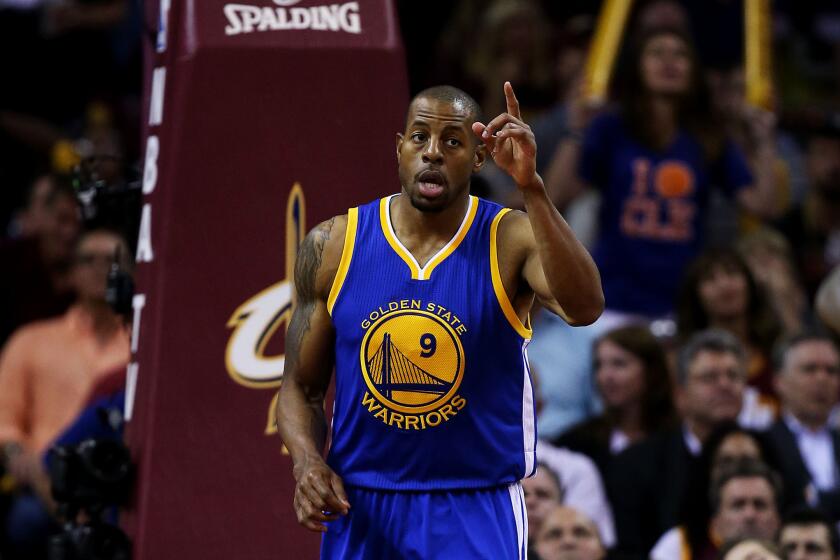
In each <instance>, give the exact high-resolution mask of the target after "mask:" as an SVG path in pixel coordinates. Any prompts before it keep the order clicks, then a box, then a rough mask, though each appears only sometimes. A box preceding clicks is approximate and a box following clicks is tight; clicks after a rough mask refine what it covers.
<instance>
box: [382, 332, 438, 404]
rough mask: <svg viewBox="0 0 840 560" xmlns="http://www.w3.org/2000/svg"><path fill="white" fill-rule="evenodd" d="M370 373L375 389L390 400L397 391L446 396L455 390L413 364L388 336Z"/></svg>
mask: <svg viewBox="0 0 840 560" xmlns="http://www.w3.org/2000/svg"><path fill="white" fill-rule="evenodd" d="M368 371H369V372H371V379H372V380H373V385H374V386H375V387H376V388H377V389H378V390H379V393H380V394H382V396H383V397H385V398H386V399H390V398H391V396H392V394H393V393H394V392H395V391H412V392H417V393H432V394H435V395H445V394H446V393H447V392H449V389H451V388H452V383H450V382H448V381H444V380H443V379H439V378H437V377H435V376H434V375H432V374H431V373H429V372H428V371H425V370H424V369H423V368H421V367H420V366H418V365H417V364H415V363H413V362H412V361H411V360H409V359H408V358H407V357H406V356H405V354H403V353H402V352H400V350H399V349H398V348H397V347H396V346H394V343H393V342H391V334H390V333H385V336H384V337H382V344H380V345H379V349H378V350H377V351H376V354H374V355H373V358H371V359H370V361H368Z"/></svg>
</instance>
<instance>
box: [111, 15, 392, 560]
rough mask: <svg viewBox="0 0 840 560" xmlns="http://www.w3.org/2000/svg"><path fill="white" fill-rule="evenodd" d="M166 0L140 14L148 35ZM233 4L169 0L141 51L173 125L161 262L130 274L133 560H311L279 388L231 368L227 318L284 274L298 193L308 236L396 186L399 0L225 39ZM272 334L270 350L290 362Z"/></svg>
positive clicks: (163, 164) (165, 148) (159, 205)
mask: <svg viewBox="0 0 840 560" xmlns="http://www.w3.org/2000/svg"><path fill="white" fill-rule="evenodd" d="M157 3H158V2H157V1H154V2H147V3H146V5H147V6H148V11H149V13H148V16H149V18H148V21H149V25H150V27H151V28H152V29H154V28H155V27H156V21H157ZM228 3H231V4H232V3H234V1H233V0H231V2H225V1H223V0H172V6H171V10H170V14H169V20H168V23H169V28H170V29H169V34H168V45H167V49H166V51H165V52H163V53H156V52H155V51H154V49H153V48H152V47H151V46H147V52H148V53H149V54H150V55H151V57H152V58H150V59H149V61H150V63H149V64H147V72H148V73H151V71H152V69H153V68H155V67H159V66H165V67H166V73H167V78H166V88H165V96H164V109H163V122H162V123H161V124H160V125H152V126H149V125H148V124H146V133H147V134H154V135H156V136H157V137H158V138H159V141H160V155H159V157H158V160H157V173H158V178H157V182H156V186H155V189H154V191H153V192H151V193H150V194H148V195H147V196H145V199H144V201H145V203H148V204H150V207H151V216H152V230H151V231H152V236H151V238H152V247H153V250H154V260H153V261H152V262H140V263H138V265H137V291H138V292H139V293H141V294H143V295H145V297H146V303H145V307H144V308H143V310H142V315H141V321H140V330H139V338H138V341H139V347H138V351H137V354H136V356H135V362H136V364H137V367H138V372H139V373H138V384H137V396H136V399H135V401H134V415H133V419H132V420H131V422H130V423H129V425H128V430H127V438H128V441H129V445H130V447H131V450H132V453H133V456H134V457H135V458H136V459H137V461H138V466H139V469H138V476H139V480H138V487H137V491H136V494H135V497H134V503H133V505H132V507H131V508H130V509H129V510H128V511H127V512H125V514H124V515H123V516H122V518H121V519H122V522H123V526H124V528H125V529H126V530H127V532H128V533H129V534H130V536H131V537H132V538H133V539H134V541H135V557H136V558H139V559H150V560H151V559H154V560H161V559H168V558H177V559H193V558H196V559H198V558H201V559H224V560H230V559H237V560H240V559H249V558H254V559H257V558H260V559H262V558H277V559H281V558H295V559H297V558H313V557H317V550H318V540H319V537H318V536H317V535H315V534H313V533H308V532H307V531H306V530H304V529H302V528H301V527H300V526H299V525H298V524H297V522H296V520H295V517H294V512H293V510H292V496H293V489H294V484H293V479H292V474H291V463H290V461H289V458H288V457H287V456H284V455H282V454H281V452H280V449H281V442H280V440H279V438H278V437H277V436H266V435H264V433H263V432H264V429H265V426H266V414H267V411H268V408H269V403H270V401H271V400H272V397H273V396H274V394H275V392H276V387H275V388H263V389H257V388H249V387H245V386H243V385H241V384H238V383H237V382H235V381H234V380H233V379H232V378H231V376H229V375H228V373H227V371H226V368H225V349H226V345H227V343H228V340H229V337H230V335H231V332H232V330H231V329H230V328H228V327H227V322H228V319H229V318H230V317H231V314H232V313H233V312H234V310H236V309H237V308H238V307H239V306H240V305H241V304H243V303H244V302H245V301H246V300H248V299H249V298H251V297H252V296H254V295H256V294H257V293H259V292H260V291H261V290H263V289H265V288H267V287H269V286H271V285H272V284H274V283H276V282H278V281H280V280H282V279H284V278H285V276H286V272H285V268H286V264H285V263H286V255H285V252H286V248H285V247H286V245H285V242H286V223H285V222H286V203H287V199H288V195H289V191H290V189H291V188H292V185H293V184H294V183H296V182H297V183H300V185H301V187H302V188H303V191H304V195H305V200H306V212H305V214H306V225H307V227H308V228H311V227H312V226H314V225H315V224H317V223H318V222H320V221H322V220H324V219H327V218H328V217H330V216H332V215H335V214H339V213H343V212H345V211H346V209H347V208H348V207H350V206H354V205H357V204H359V203H361V202H364V201H367V200H370V199H373V198H376V197H379V196H381V195H384V194H386V193H391V192H396V191H397V190H398V189H399V182H398V178H397V166H396V157H395V133H396V132H397V131H398V130H401V129H402V127H403V118H404V112H405V108H406V103H407V101H408V93H407V82H406V76H405V69H404V62H403V55H402V50H401V45H400V41H399V34H398V28H397V24H396V21H395V15H394V10H393V6H392V5H391V3H390V1H388V0H362V1H360V2H358V4H359V8H358V14H359V18H360V33H358V34H356V33H351V32H347V31H327V30H312V29H308V30H273V31H272V30H266V31H254V32H253V33H250V34H242V33H240V34H235V35H226V34H225V32H224V30H225V27H226V26H227V25H229V22H228V21H227V19H226V17H225V15H224V6H225V5H226V4H228ZM235 3H236V4H239V5H250V6H258V7H260V8H266V9H272V10H277V9H280V8H283V9H287V10H291V9H294V8H311V7H314V6H319V5H325V6H329V5H330V4H328V3H326V2H324V3H322V2H320V1H318V0H300V1H298V2H296V3H294V4H293V5H291V6H287V7H283V6H280V3H283V4H291V3H292V2H289V1H288V0H284V1H283V2H280V3H278V0H237V1H236V2H235ZM337 3H338V4H345V2H342V1H341V0H337ZM288 13H291V12H288ZM149 82H150V77H148V76H147V80H146V86H145V91H146V92H147V98H146V108H145V111H146V116H145V118H146V119H148V109H149V108H148V104H149V98H148V93H149V92H150V90H151V87H150V83H149ZM146 123H148V120H146ZM144 145H145V139H144ZM280 332H281V333H282V329H281V331H280ZM277 338H278V339H279V340H273V341H272V342H271V343H270V344H269V348H270V350H271V351H270V352H268V353H269V354H272V353H274V352H277V351H282V335H280V336H278V337H277Z"/></svg>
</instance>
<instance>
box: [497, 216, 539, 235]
mask: <svg viewBox="0 0 840 560" xmlns="http://www.w3.org/2000/svg"><path fill="white" fill-rule="evenodd" d="M505 210H507V211H506V212H505V213H504V215H503V216H502V217H501V218H500V220H499V230H498V233H497V237H498V239H499V241H500V242H501V241H505V242H510V241H527V239H528V238H529V237H533V232H532V230H531V221H530V220H529V219H528V214H526V213H525V212H523V211H522V210H516V209H513V208H505Z"/></svg>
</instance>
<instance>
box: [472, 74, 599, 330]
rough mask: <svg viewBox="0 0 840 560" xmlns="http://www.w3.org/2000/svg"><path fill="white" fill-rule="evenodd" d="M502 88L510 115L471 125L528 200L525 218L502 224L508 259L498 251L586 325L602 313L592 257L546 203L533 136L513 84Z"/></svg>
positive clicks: (548, 300)
mask: <svg viewBox="0 0 840 560" xmlns="http://www.w3.org/2000/svg"><path fill="white" fill-rule="evenodd" d="M504 89H505V98H506V100H507V109H508V110H507V113H503V114H502V115H499V116H498V117H496V118H495V119H493V120H492V121H490V122H489V123H488V124H487V125H486V126H485V125H483V124H481V123H475V124H474V125H473V131H474V132H475V133H476V134H478V135H479V136H480V137H481V138H482V140H483V141H484V143H485V145H486V146H487V148H488V150H489V151H490V154H491V156H492V157H493V159H494V160H495V162H496V164H497V165H498V166H499V167H501V168H502V169H504V170H505V171H506V172H507V173H508V174H510V175H511V177H513V179H514V181H515V182H516V184H517V186H518V187H519V189H520V191H521V192H522V195H523V197H524V200H525V210H526V212H527V214H521V215H518V216H516V215H511V216H505V218H504V219H503V220H502V223H501V225H500V231H499V236H500V237H503V238H504V248H503V249H504V255H502V254H501V251H502V248H500V259H499V260H500V261H502V262H504V261H506V260H507V261H510V260H513V262H520V263H522V265H521V271H522V273H521V275H522V278H523V279H524V280H525V282H526V283H527V285H528V286H529V287H530V289H531V290H533V292H534V294H535V295H536V296H537V297H538V298H539V300H540V301H541V302H542V303H543V305H545V306H546V307H547V308H548V309H550V310H551V311H553V312H554V313H557V314H558V315H560V316H561V317H563V318H564V319H565V320H566V321H567V322H569V324H572V325H588V324H590V323H592V322H594V321H595V320H596V319H597V318H598V317H599V316H600V314H601V312H602V311H603V309H604V293H603V291H602V289H601V277H600V275H599V274H598V269H597V267H596V266H595V263H594V261H593V260H592V257H591V256H590V255H589V252H588V251H587V250H586V248H585V247H584V246H583V245H582V244H581V243H580V241H578V239H577V238H576V237H575V235H574V232H573V231H572V229H571V228H570V227H569V225H568V224H567V223H566V220H564V219H563V217H562V216H561V215H560V213H559V212H558V211H557V209H556V208H555V207H554V204H552V203H551V200H550V199H549V198H548V195H547V194H546V192H545V187H544V185H543V182H542V179H541V178H540V176H539V175H538V174H537V172H536V155H537V146H536V142H535V140H534V134H533V132H531V128H530V127H529V126H528V125H527V124H525V123H524V122H523V121H522V119H521V116H520V112H519V102H518V101H517V100H516V96H515V95H514V93H513V88H512V87H511V85H510V83H508V82H506V83H505V86H504ZM517 291H520V290H514V292H517ZM509 293H510V292H509Z"/></svg>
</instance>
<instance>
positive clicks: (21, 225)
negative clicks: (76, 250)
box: [9, 175, 54, 238]
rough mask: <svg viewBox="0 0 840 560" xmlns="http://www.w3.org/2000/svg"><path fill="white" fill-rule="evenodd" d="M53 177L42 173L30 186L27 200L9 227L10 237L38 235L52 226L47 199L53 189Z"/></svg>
mask: <svg viewBox="0 0 840 560" xmlns="http://www.w3.org/2000/svg"><path fill="white" fill-rule="evenodd" d="M53 181H54V179H53V177H52V176H50V175H41V176H40V177H38V178H37V179H35V181H33V182H32V185H30V187H29V191H28V192H27V193H26V201H25V203H24V206H23V208H21V209H20V210H19V211H18V212H17V215H16V217H15V220H14V222H13V224H12V225H11V227H10V228H9V230H10V231H9V233H10V237H13V238H15V237H37V236H39V235H41V234H42V233H43V232H44V231H45V230H47V229H48V228H49V226H50V220H51V219H52V213H51V211H50V207H49V205H48V204H47V201H48V200H49V198H50V193H51V192H52V190H53Z"/></svg>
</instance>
